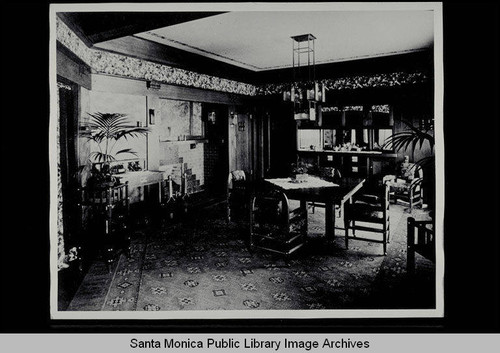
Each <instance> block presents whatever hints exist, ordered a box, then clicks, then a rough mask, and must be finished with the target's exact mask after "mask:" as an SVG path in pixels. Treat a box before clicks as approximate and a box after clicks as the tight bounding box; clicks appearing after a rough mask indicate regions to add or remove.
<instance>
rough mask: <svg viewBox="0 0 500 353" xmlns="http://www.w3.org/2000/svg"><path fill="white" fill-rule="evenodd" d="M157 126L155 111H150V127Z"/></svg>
mask: <svg viewBox="0 0 500 353" xmlns="http://www.w3.org/2000/svg"><path fill="white" fill-rule="evenodd" d="M154 124H155V110H154V109H149V125H154Z"/></svg>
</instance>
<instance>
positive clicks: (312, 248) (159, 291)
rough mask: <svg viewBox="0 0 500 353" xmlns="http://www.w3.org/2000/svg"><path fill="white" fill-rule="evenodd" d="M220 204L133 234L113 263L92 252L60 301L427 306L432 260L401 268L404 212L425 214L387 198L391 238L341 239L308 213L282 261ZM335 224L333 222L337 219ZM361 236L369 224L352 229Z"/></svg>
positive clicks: (94, 305)
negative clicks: (258, 245) (305, 232)
mask: <svg viewBox="0 0 500 353" xmlns="http://www.w3.org/2000/svg"><path fill="white" fill-rule="evenodd" d="M223 206H224V205H220V206H219V207H215V208H212V209H209V210H207V211H205V212H203V215H200V216H198V217H193V218H192V219H191V221H190V222H189V223H184V224H177V225H169V226H162V227H156V228H154V227H150V228H149V229H144V230H141V231H137V232H135V233H134V237H133V243H132V251H131V256H130V257H129V258H126V257H125V256H124V255H122V256H121V257H120V258H119V259H118V261H117V262H116V264H115V265H114V267H113V268H112V271H111V272H109V271H108V269H107V267H106V266H105V265H104V264H103V263H102V262H101V261H96V262H95V263H94V264H93V265H92V266H91V268H90V270H89V272H88V274H87V275H86V277H85V279H84V280H83V282H82V285H81V286H80V288H79V290H78V291H77V293H76V295H75V297H74V298H73V300H72V302H71V304H70V305H69V307H68V310H71V311H75V310H77V311H99V310H101V311H159V310H161V311H163V310H165V311H168V310H176V311H177V310H289V309H294V310H310V309H406V308H408V309H409V308H433V307H434V302H435V298H434V291H435V289H434V276H435V270H434V265H433V264H432V263H431V262H429V261H427V260H425V259H424V258H421V257H419V256H418V255H417V271H416V272H417V273H418V276H417V277H416V278H414V279H413V280H412V281H411V282H409V281H408V279H407V276H406V218H407V217H409V216H410V215H411V216H413V217H415V218H416V219H426V218H427V214H426V212H424V211H423V210H413V211H412V213H411V214H410V213H407V212H405V210H404V207H403V206H399V205H391V206H390V212H391V213H390V222H391V242H390V243H389V244H388V253H387V256H382V244H377V243H372V242H363V241H356V240H353V241H350V248H349V249H348V250H346V249H345V245H344V237H343V234H344V231H343V230H342V229H336V237H335V239H334V240H326V239H325V238H324V236H322V234H323V233H324V210H322V209H318V208H317V209H316V210H315V213H314V214H309V237H308V239H309V241H308V243H307V245H306V246H305V247H303V250H302V249H301V251H298V252H297V253H296V255H295V256H293V257H291V258H290V259H289V260H288V261H287V260H285V259H284V258H282V257H280V256H278V255H275V254H272V253H267V252H264V251H260V250H256V251H250V250H249V249H248V247H247V245H246V241H245V240H246V239H245V228H244V226H243V225H241V224H235V223H231V224H228V223H227V222H226V221H225V220H224V219H223V216H222V215H224V211H225V209H224V208H223ZM336 223H337V226H340V225H341V224H342V222H341V220H340V219H337V222H336ZM359 236H364V237H370V236H372V235H370V233H364V234H363V232H359Z"/></svg>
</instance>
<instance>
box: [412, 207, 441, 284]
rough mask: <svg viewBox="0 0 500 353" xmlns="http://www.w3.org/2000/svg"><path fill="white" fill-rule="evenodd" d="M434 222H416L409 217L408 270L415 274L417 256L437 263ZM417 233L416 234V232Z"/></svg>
mask: <svg viewBox="0 0 500 353" xmlns="http://www.w3.org/2000/svg"><path fill="white" fill-rule="evenodd" d="M432 225H433V221H432V220H429V221H416V220H415V218H413V217H408V231H407V234H406V235H407V253H406V254H407V255H406V270H407V272H408V275H410V276H413V275H414V274H415V254H420V255H422V256H423V257H425V258H426V259H428V260H431V261H432V262H435V261H436V242H435V238H434V229H433V226H432ZM415 231H416V232H415Z"/></svg>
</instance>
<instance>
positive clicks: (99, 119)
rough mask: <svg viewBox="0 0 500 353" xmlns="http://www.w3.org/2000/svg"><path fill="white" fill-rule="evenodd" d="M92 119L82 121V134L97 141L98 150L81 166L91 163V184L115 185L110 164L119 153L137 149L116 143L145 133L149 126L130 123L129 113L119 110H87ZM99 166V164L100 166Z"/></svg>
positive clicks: (98, 186)
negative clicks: (117, 146) (120, 146)
mask: <svg viewBox="0 0 500 353" xmlns="http://www.w3.org/2000/svg"><path fill="white" fill-rule="evenodd" d="M88 115H89V116H90V120H89V121H88V122H87V123H86V124H84V125H83V129H82V131H81V132H80V136H82V137H84V138H86V139H87V140H88V141H94V142H95V145H96V146H97V148H98V150H97V151H93V152H91V153H90V154H89V157H88V163H87V165H85V166H82V167H81V168H82V170H83V169H84V168H86V167H89V166H90V169H91V176H90V177H89V179H88V181H87V185H88V186H89V187H94V188H100V187H108V186H113V185H114V184H115V183H116V179H115V178H114V177H113V176H112V174H111V168H110V164H111V163H112V162H114V161H116V160H117V158H116V156H118V155H122V154H132V155H135V156H137V153H136V152H135V151H133V150H132V149H131V148H124V149H121V150H118V151H114V148H115V146H116V143H117V142H118V141H119V140H122V139H125V140H127V139H129V138H136V137H139V136H145V135H146V134H147V133H148V132H149V129H148V128H146V127H140V126H131V125H129V124H128V121H127V118H126V116H127V115H126V114H120V113H100V112H97V113H93V114H91V113H88ZM98 166H99V167H98Z"/></svg>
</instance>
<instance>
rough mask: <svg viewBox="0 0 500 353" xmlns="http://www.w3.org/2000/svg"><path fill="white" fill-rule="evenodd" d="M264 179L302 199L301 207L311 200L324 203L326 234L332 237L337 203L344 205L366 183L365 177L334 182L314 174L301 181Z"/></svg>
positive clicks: (268, 183)
mask: <svg viewBox="0 0 500 353" xmlns="http://www.w3.org/2000/svg"><path fill="white" fill-rule="evenodd" d="M264 181H265V183H267V186H270V187H273V188H276V189H278V190H280V191H282V192H284V193H285V195H286V196H287V197H288V198H289V199H291V200H298V201H300V206H301V207H307V203H310V202H314V203H315V204H324V207H325V236H327V237H328V238H331V239H333V238H334V237H335V205H338V206H342V205H343V204H344V203H345V202H346V201H347V200H349V199H351V198H352V197H353V195H354V194H355V193H356V192H358V191H359V190H360V189H361V188H362V187H363V185H364V183H365V179H364V178H358V177H344V178H340V179H336V180H335V182H334V181H331V180H325V179H322V178H319V177H317V176H313V175H308V176H307V178H305V179H304V180H303V181H301V182H297V181H296V180H295V179H292V178H271V179H264Z"/></svg>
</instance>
